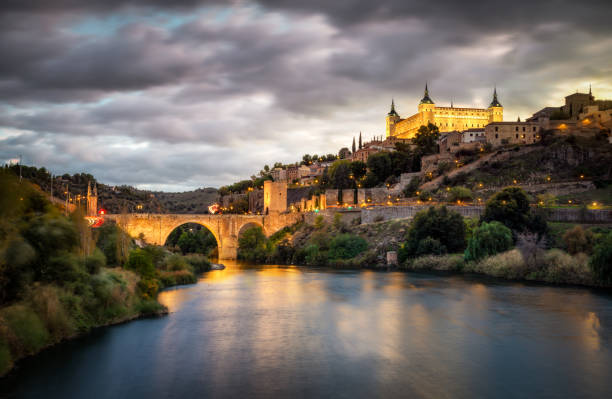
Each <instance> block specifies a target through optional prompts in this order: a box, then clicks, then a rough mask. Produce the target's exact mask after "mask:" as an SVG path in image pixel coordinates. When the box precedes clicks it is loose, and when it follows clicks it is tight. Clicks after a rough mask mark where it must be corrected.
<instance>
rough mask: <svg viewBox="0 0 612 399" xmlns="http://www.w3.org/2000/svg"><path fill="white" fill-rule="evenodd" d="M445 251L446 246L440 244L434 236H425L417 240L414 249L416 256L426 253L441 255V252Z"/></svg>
mask: <svg viewBox="0 0 612 399" xmlns="http://www.w3.org/2000/svg"><path fill="white" fill-rule="evenodd" d="M446 252H447V250H446V246H445V245H442V244H441V243H440V241H439V240H436V239H435V238H432V237H425V238H423V239H422V240H420V241H419V243H418V245H417V248H416V251H415V255H416V256H422V255H428V254H432V255H442V254H445V253H446Z"/></svg>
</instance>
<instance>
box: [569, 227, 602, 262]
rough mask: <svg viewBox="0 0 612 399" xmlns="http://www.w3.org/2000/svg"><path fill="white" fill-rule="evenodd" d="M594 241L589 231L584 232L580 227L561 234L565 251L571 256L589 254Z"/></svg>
mask: <svg viewBox="0 0 612 399" xmlns="http://www.w3.org/2000/svg"><path fill="white" fill-rule="evenodd" d="M594 239H595V237H594V236H593V233H592V232H591V230H584V229H583V228H582V227H581V226H574V228H572V229H570V230H568V231H566V232H565V234H563V243H564V244H565V249H567V252H569V253H570V254H572V255H575V254H577V253H579V252H584V253H589V252H591V250H592V249H593V241H594Z"/></svg>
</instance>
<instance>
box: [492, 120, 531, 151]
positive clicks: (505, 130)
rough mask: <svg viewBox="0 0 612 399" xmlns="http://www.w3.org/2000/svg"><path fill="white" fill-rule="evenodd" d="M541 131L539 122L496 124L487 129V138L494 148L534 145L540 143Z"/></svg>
mask: <svg viewBox="0 0 612 399" xmlns="http://www.w3.org/2000/svg"><path fill="white" fill-rule="evenodd" d="M540 129H541V128H540V124H539V123H537V122H518V121H517V122H494V123H489V124H488V125H487V126H486V127H485V137H486V140H487V143H491V145H492V146H493V147H499V146H501V145H506V144H533V143H536V142H538V141H540V137H541V136H540Z"/></svg>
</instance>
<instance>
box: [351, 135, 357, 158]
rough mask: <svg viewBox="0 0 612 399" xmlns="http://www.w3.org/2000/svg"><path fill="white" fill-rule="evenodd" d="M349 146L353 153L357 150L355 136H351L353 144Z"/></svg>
mask: <svg viewBox="0 0 612 399" xmlns="http://www.w3.org/2000/svg"><path fill="white" fill-rule="evenodd" d="M351 148H352V149H353V154H354V153H355V151H357V148H356V146H355V137H353V146H352V147H351Z"/></svg>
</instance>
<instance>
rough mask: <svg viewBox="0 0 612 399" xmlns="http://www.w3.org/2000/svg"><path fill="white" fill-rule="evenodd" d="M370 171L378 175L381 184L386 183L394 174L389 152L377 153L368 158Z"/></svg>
mask: <svg viewBox="0 0 612 399" xmlns="http://www.w3.org/2000/svg"><path fill="white" fill-rule="evenodd" d="M368 169H369V170H370V171H371V172H372V173H373V174H374V175H376V178H377V179H378V181H379V182H384V181H385V180H387V177H389V176H390V175H391V174H392V173H393V165H392V163H391V157H390V156H389V153H388V152H377V153H376V154H372V155H370V156H369V157H368Z"/></svg>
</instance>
